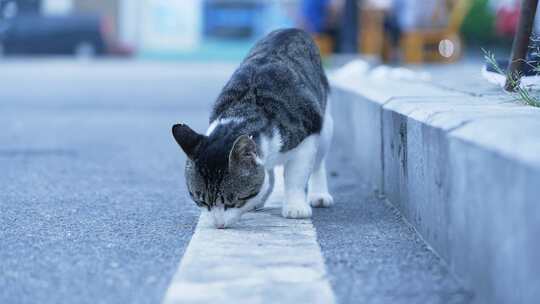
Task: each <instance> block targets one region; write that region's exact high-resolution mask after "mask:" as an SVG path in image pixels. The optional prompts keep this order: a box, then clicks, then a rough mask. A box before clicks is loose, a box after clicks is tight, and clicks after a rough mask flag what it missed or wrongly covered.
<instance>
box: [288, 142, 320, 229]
mask: <svg viewBox="0 0 540 304" xmlns="http://www.w3.org/2000/svg"><path fill="white" fill-rule="evenodd" d="M317 143H318V142H317V138H315V137H308V138H306V139H305V140H304V141H303V142H302V143H301V144H300V145H299V146H298V147H297V148H296V149H295V151H294V152H291V153H292V154H291V156H290V158H289V159H288V160H287V162H286V163H285V168H284V169H285V171H284V182H285V201H284V202H283V207H282V210H281V214H282V215H283V217H286V218H309V217H311V206H310V205H309V203H308V200H307V183H308V180H309V177H310V175H311V171H312V170H313V164H314V161H315V157H316V154H317Z"/></svg>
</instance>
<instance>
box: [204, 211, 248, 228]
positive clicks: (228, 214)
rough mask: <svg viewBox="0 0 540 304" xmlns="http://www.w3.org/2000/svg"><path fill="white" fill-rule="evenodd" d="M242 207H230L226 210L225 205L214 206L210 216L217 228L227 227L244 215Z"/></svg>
mask: <svg viewBox="0 0 540 304" xmlns="http://www.w3.org/2000/svg"><path fill="white" fill-rule="evenodd" d="M242 213H243V212H242V210H241V209H240V208H228V209H227V210H225V207H224V206H223V205H218V206H214V207H213V208H212V209H210V216H211V217H212V222H213V224H214V227H216V228H217V229H225V228H228V227H230V226H231V225H232V224H234V223H236V222H237V221H238V220H239V219H240V217H241V216H242Z"/></svg>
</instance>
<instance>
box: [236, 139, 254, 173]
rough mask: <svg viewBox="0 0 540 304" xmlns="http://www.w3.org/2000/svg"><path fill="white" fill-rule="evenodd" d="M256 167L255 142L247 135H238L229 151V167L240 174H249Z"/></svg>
mask: <svg viewBox="0 0 540 304" xmlns="http://www.w3.org/2000/svg"><path fill="white" fill-rule="evenodd" d="M256 167H257V144H256V143H255V142H254V141H253V140H252V139H251V138H250V137H249V136H247V135H242V136H240V137H238V138H237V139H236V140H235V141H234V144H233V147H232V149H231V152H230V153H229V168H230V169H231V170H233V171H234V172H235V173H238V174H240V175H249V174H250V173H251V172H253V169H255V168H256Z"/></svg>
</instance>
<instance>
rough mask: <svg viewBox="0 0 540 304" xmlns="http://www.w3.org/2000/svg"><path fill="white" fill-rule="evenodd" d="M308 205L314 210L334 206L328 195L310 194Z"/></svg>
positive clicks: (330, 196)
mask: <svg viewBox="0 0 540 304" xmlns="http://www.w3.org/2000/svg"><path fill="white" fill-rule="evenodd" d="M309 204H310V205H311V206H312V207H314V208H321V207H323V208H326V207H330V206H332V205H333V204H334V198H333V197H332V195H330V193H311V194H310V195H309Z"/></svg>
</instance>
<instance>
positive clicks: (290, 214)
mask: <svg viewBox="0 0 540 304" xmlns="http://www.w3.org/2000/svg"><path fill="white" fill-rule="evenodd" d="M281 215H283V217H286V218H291V219H301V218H310V217H311V207H310V206H309V205H308V204H305V203H296V204H291V203H285V204H283V208H282V209H281Z"/></svg>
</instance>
